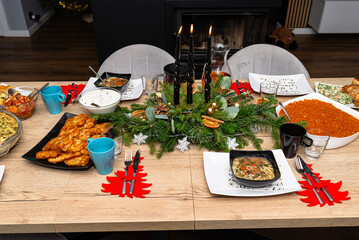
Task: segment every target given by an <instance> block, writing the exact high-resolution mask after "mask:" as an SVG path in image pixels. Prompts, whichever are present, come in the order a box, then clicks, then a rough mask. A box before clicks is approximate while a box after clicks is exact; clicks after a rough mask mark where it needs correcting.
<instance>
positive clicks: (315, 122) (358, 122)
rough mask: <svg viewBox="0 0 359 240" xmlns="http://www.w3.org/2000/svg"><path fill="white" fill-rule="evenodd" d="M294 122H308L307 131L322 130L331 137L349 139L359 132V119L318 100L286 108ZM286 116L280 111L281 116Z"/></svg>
mask: <svg viewBox="0 0 359 240" xmlns="http://www.w3.org/2000/svg"><path fill="white" fill-rule="evenodd" d="M285 109H286V110H287V112H288V114H289V116H290V117H291V119H292V120H293V122H298V121H306V122H307V123H308V126H307V129H310V128H317V129H322V130H324V131H326V132H328V134H329V135H330V136H331V137H347V136H350V135H353V134H355V133H357V132H359V119H357V118H355V117H353V116H352V115H350V114H348V113H346V112H344V111H342V110H340V109H338V108H336V107H334V106H333V104H331V103H326V102H323V101H319V100H316V99H310V100H307V99H306V100H302V101H296V102H293V103H289V104H288V105H286V106H285ZM283 114H284V112H283V110H280V112H279V115H280V116H282V115H283Z"/></svg>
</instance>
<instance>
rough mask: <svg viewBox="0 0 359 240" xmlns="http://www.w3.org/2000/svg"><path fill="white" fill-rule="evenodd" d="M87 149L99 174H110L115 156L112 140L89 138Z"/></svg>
mask: <svg viewBox="0 0 359 240" xmlns="http://www.w3.org/2000/svg"><path fill="white" fill-rule="evenodd" d="M87 148H88V150H89V152H90V156H91V160H92V161H93V163H94V164H95V167H96V169H97V172H98V173H99V174H101V175H106V174H109V173H110V172H112V170H113V159H114V154H115V141H114V140H113V139H111V138H107V137H101V138H96V139H93V138H89V139H87Z"/></svg>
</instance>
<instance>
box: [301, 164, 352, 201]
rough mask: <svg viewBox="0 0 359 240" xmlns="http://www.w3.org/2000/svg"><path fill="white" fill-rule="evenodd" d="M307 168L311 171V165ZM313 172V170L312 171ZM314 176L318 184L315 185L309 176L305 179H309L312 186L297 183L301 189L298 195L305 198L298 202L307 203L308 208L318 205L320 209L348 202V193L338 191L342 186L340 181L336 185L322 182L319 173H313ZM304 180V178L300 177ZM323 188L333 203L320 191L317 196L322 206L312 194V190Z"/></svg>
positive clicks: (303, 182)
mask: <svg viewBox="0 0 359 240" xmlns="http://www.w3.org/2000/svg"><path fill="white" fill-rule="evenodd" d="M308 166H309V167H310V169H312V165H311V164H308ZM312 170H313V169H312ZM314 175H315V176H317V178H319V179H320V183H317V182H316V181H315V180H314V178H312V177H311V176H309V175H307V177H308V178H309V180H310V181H311V182H312V184H313V185H309V183H308V182H307V181H298V182H299V184H301V187H302V188H303V190H302V191H300V192H297V194H298V195H300V196H304V197H306V198H301V199H300V200H301V201H302V202H305V203H308V205H307V206H308V207H313V206H316V205H318V204H319V205H320V206H321V207H323V206H325V204H328V205H330V206H331V205H334V203H342V201H343V200H349V199H350V197H348V195H349V192H348V191H344V192H341V191H339V189H340V187H341V186H342V181H339V182H337V183H332V182H331V181H330V180H322V177H321V176H320V174H319V173H314ZM302 178H303V179H304V177H302ZM322 187H325V189H327V191H328V193H329V194H330V195H331V196H332V198H333V202H331V201H329V199H328V198H327V196H326V195H325V194H324V192H323V191H322V190H320V191H317V192H318V194H319V196H320V197H321V198H322V200H323V204H320V203H319V200H318V199H317V197H316V196H315V194H314V192H313V190H312V189H313V188H318V189H320V188H322Z"/></svg>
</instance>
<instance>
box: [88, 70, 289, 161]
mask: <svg viewBox="0 0 359 240" xmlns="http://www.w3.org/2000/svg"><path fill="white" fill-rule="evenodd" d="M228 81H230V79H229V78H226V77H222V76H220V77H219V78H218V79H217V81H216V82H212V83H211V98H210V101H209V102H208V103H206V102H205V100H204V99H205V98H204V92H203V91H201V89H202V88H201V87H199V88H198V89H197V91H196V92H195V93H194V94H193V104H191V105H187V103H186V99H187V96H186V94H187V91H186V84H181V88H180V104H179V105H178V106H173V104H172V103H173V85H171V84H169V83H161V84H160V87H161V89H162V90H161V95H162V97H158V96H156V95H155V94H153V95H151V96H149V97H148V98H147V99H146V100H145V101H144V103H143V104H132V105H131V106H130V108H127V107H118V108H117V109H116V111H115V112H114V113H107V114H95V115H93V117H94V118H95V119H96V120H98V121H109V122H111V123H113V124H114V125H116V127H117V128H119V129H122V132H123V135H124V143H125V145H130V144H131V143H132V139H133V136H134V134H139V133H142V134H144V135H147V136H148V138H147V139H146V143H147V144H148V145H149V147H150V152H151V154H156V155H157V157H158V158H161V156H162V155H163V153H164V152H171V151H174V148H175V147H176V145H177V144H178V140H179V139H183V138H184V137H187V140H188V141H189V142H190V143H191V144H195V145H198V147H199V148H206V149H208V150H213V151H224V152H228V151H229V149H228V147H227V144H226V143H227V137H230V138H235V139H236V142H237V143H238V144H239V146H238V147H237V148H239V149H242V148H244V147H246V146H248V145H249V144H250V143H251V144H252V145H253V146H254V147H255V148H256V149H258V150H261V144H262V142H263V140H262V139H260V138H258V137H257V136H256V133H257V131H265V132H270V133H271V135H272V137H273V139H274V142H275V144H274V146H273V147H274V148H279V127H280V126H281V125H282V124H283V123H285V118H284V117H277V116H276V113H275V107H276V106H277V100H276V99H275V98H274V97H272V96H269V97H267V100H268V101H262V103H253V102H252V101H251V99H250V98H247V99H246V98H245V94H240V95H236V94H234V93H233V92H230V91H229V86H230V83H229V82H228ZM228 100H231V102H232V103H234V102H238V103H239V107H238V109H237V108H236V107H233V106H228ZM212 102H216V103H217V104H218V108H217V110H216V111H215V112H214V113H213V114H212V115H211V117H213V118H216V119H220V120H222V121H224V123H220V126H219V127H218V128H213V129H212V128H208V127H206V126H204V124H203V118H202V115H208V108H209V107H211V104H212ZM159 103H164V104H165V105H166V107H168V108H169V110H168V112H167V117H166V116H162V117H161V118H160V117H158V116H155V117H151V116H148V117H147V119H145V120H141V119H138V118H133V117H131V116H130V114H131V113H132V112H134V111H136V110H146V109H147V110H148V109H149V107H150V108H153V107H155V106H156V105H158V104H159ZM152 111H153V110H152ZM153 114H154V113H153ZM158 144H159V145H158ZM158 146H159V147H158Z"/></svg>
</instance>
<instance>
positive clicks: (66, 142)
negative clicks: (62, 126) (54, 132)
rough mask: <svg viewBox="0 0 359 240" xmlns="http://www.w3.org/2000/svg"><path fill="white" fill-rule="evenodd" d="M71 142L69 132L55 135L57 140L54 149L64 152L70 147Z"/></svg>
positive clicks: (71, 137)
mask: <svg viewBox="0 0 359 240" xmlns="http://www.w3.org/2000/svg"><path fill="white" fill-rule="evenodd" d="M72 142H73V136H72V135H71V134H65V135H62V136H59V137H57V141H56V143H55V144H54V145H55V146H54V149H55V150H61V151H63V152H66V151H67V149H69V148H70V146H71V144H72Z"/></svg>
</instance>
